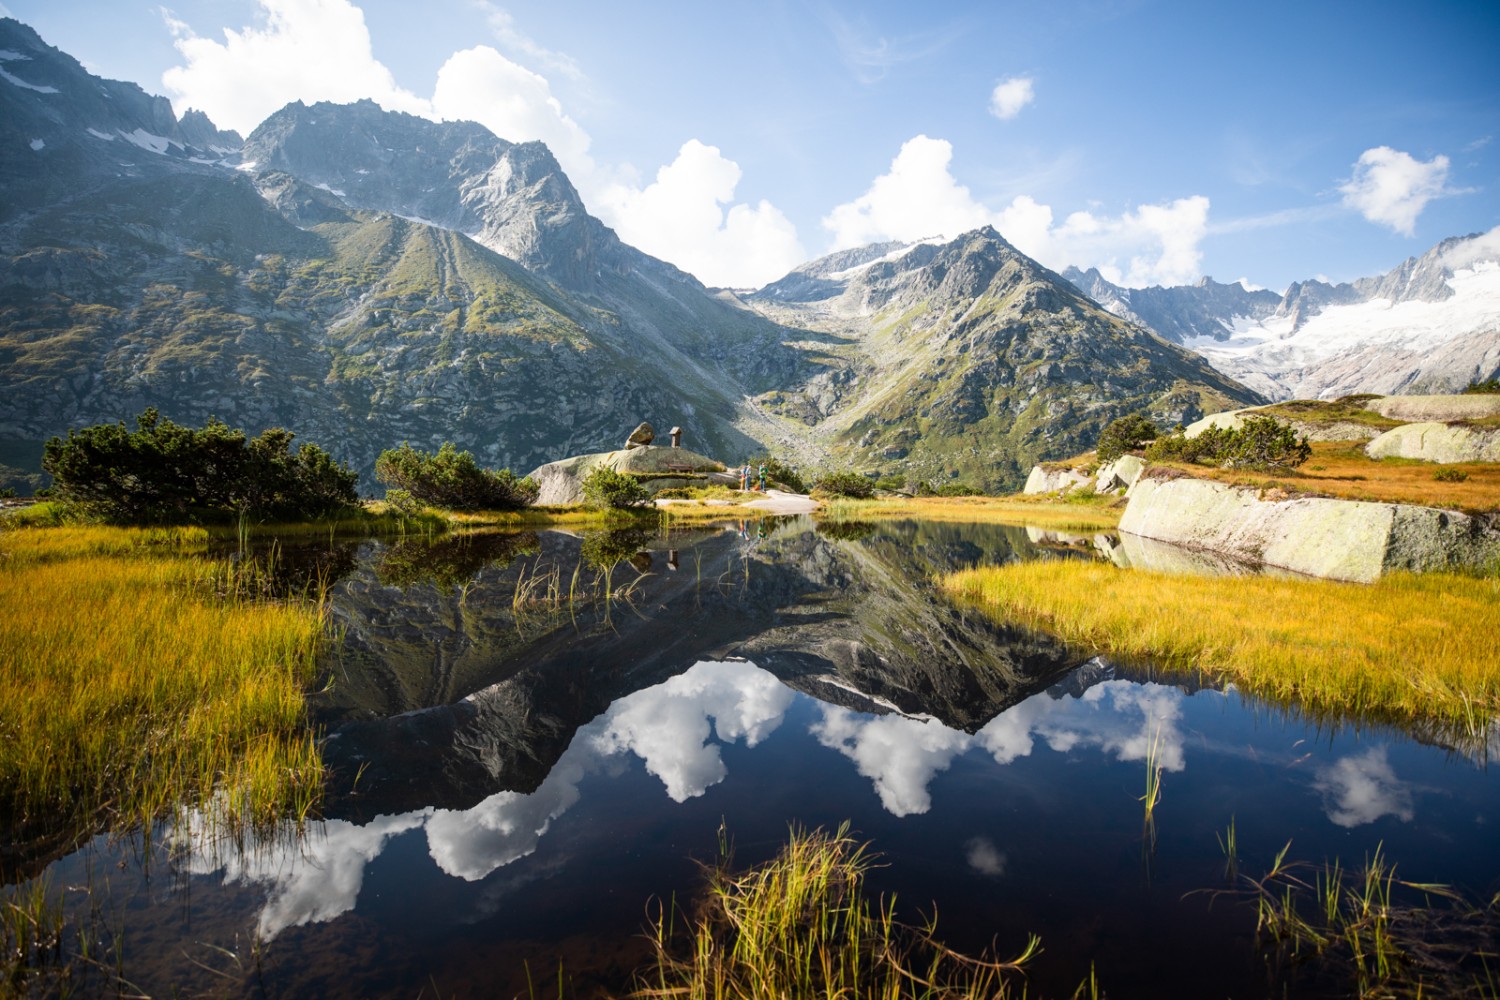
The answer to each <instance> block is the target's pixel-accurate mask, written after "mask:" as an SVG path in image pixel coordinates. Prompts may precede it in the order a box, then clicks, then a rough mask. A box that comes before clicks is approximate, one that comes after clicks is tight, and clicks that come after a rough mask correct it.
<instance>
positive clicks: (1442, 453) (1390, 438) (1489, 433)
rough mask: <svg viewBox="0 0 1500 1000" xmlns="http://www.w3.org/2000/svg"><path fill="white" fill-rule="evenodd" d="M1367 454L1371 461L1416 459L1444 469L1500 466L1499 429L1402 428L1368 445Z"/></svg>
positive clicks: (1436, 425) (1433, 424)
mask: <svg viewBox="0 0 1500 1000" xmlns="http://www.w3.org/2000/svg"><path fill="white" fill-rule="evenodd" d="M1458 398H1463V397H1458ZM1365 454H1366V455H1369V456H1370V457H1371V458H1415V459H1419V460H1421V461H1423V462H1437V463H1439V464H1442V465H1447V464H1450V463H1453V462H1500V427H1468V426H1465V425H1464V424H1443V423H1437V422H1430V423H1421V424H1402V425H1401V426H1400V427H1394V428H1392V429H1391V430H1388V431H1386V432H1385V433H1384V434H1382V435H1380V436H1379V437H1377V438H1376V439H1375V440H1373V441H1371V442H1370V443H1369V444H1367V445H1365Z"/></svg>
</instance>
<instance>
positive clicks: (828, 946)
mask: <svg viewBox="0 0 1500 1000" xmlns="http://www.w3.org/2000/svg"><path fill="white" fill-rule="evenodd" d="M874 863H875V859H874V858H873V857H872V855H871V854H870V852H869V849H868V845H867V844H860V843H857V842H855V840H854V839H853V838H852V837H850V836H849V833H848V827H847V824H846V825H845V826H844V827H841V828H840V829H839V830H838V831H837V832H836V833H833V834H828V833H826V832H824V831H813V832H811V833H805V832H798V831H797V830H793V831H792V834H791V837H790V839H789V842H788V843H787V845H786V846H785V847H784V848H783V849H782V851H781V853H780V854H779V855H778V856H777V857H776V858H774V859H772V860H771V861H769V862H767V863H765V864H763V865H759V866H757V867H754V868H751V869H750V870H748V871H745V872H741V873H739V874H732V873H730V872H729V871H728V849H727V845H726V844H725V842H724V840H723V834H722V830H721V860H720V863H719V865H718V866H717V867H715V868H713V869H711V870H710V871H709V873H708V885H707V887H706V889H705V892H704V898H703V899H702V900H701V902H700V905H699V906H698V907H697V908H696V911H695V912H694V913H693V915H692V916H691V917H684V915H683V914H682V913H681V912H680V911H679V909H678V907H677V906H676V904H675V902H674V903H672V904H670V905H667V904H662V905H661V906H660V908H659V910H658V912H657V915H656V917H655V918H654V919H653V921H652V923H651V926H650V928H649V930H648V933H649V935H650V938H651V940H652V942H653V943H654V944H655V946H656V962H655V964H654V966H652V967H648V969H647V970H646V971H644V972H642V973H638V974H637V988H636V990H635V991H634V992H633V993H632V996H634V997H636V998H638V1000H659V998H669V997H671V998H677V997H681V998H689V1000H709V998H714V1000H729V998H742V1000H750V998H762V997H848V998H854V997H867V998H871V1000H882V998H883V1000H897V998H917V997H922V998H928V1000H948V998H978V997H1005V996H1010V995H1012V989H1011V979H1012V978H1013V977H1014V974H1015V973H1018V972H1019V971H1020V969H1021V968H1022V967H1023V966H1024V965H1025V963H1026V962H1027V961H1028V960H1030V958H1031V957H1032V956H1034V955H1035V954H1036V953H1037V952H1038V951H1039V950H1040V947H1039V942H1038V941H1037V939H1036V938H1035V937H1033V938H1032V939H1031V940H1030V942H1028V944H1027V946H1026V948H1025V949H1024V950H1023V952H1022V953H1021V954H1020V955H1019V956H1018V957H1016V958H1014V959H1012V960H1010V961H994V960H990V959H982V958H981V959H975V958H969V957H966V956H963V955H960V954H958V953H957V952H954V951H953V950H951V949H949V948H947V947H945V946H944V945H942V944H941V943H940V942H938V941H937V940H936V938H935V936H934V935H935V933H936V926H935V921H934V922H933V923H931V924H928V925H927V926H925V927H921V928H917V927H910V926H907V925H904V924H902V923H900V922H899V921H897V919H896V916H895V900H894V899H886V898H885V897H882V898H880V899H879V900H878V901H871V900H870V899H869V898H868V897H867V893H866V888H865V881H866V876H867V874H868V872H869V870H870V869H871V867H872V866H873V865H874ZM679 920H681V926H679V925H678V921H679Z"/></svg>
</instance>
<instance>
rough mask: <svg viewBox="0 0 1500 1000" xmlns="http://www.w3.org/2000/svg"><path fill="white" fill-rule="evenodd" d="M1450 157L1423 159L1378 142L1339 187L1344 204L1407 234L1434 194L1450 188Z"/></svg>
mask: <svg viewBox="0 0 1500 1000" xmlns="http://www.w3.org/2000/svg"><path fill="white" fill-rule="evenodd" d="M1447 182H1448V158H1447V157H1446V156H1434V157H1433V158H1432V159H1430V160H1428V161H1427V162H1426V163H1423V162H1422V161H1421V160H1418V159H1416V158H1415V157H1413V156H1412V155H1411V154H1410V153H1403V152H1401V151H1400V150H1399V149H1392V148H1391V147H1389V146H1376V147H1375V148H1373V149H1367V150H1365V151H1364V152H1363V153H1361V154H1360V157H1359V160H1358V161H1357V162H1356V163H1355V164H1354V175H1353V176H1352V177H1350V178H1349V180H1348V181H1347V182H1345V183H1344V184H1342V185H1341V186H1340V187H1339V190H1340V191H1342V192H1343V193H1344V204H1345V205H1348V206H1349V207H1350V208H1353V209H1355V210H1356V211H1358V212H1359V213H1360V214H1361V215H1363V216H1364V217H1365V218H1366V219H1369V220H1370V221H1371V222H1374V223H1376V224H1378V225H1382V226H1389V227H1390V228H1391V229H1393V230H1395V231H1396V232H1398V233H1401V234H1402V235H1404V236H1411V235H1413V234H1414V233H1415V230H1416V225H1417V216H1419V215H1421V214H1422V209H1424V208H1426V207H1427V203H1428V202H1429V201H1431V200H1432V199H1434V198H1440V197H1442V196H1443V195H1445V194H1453V193H1455V192H1453V191H1450V190H1448V187H1447Z"/></svg>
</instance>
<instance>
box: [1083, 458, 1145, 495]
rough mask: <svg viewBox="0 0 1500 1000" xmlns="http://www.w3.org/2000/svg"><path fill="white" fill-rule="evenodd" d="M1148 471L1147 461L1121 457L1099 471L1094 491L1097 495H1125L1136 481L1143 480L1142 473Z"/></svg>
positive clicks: (1095, 479)
mask: <svg viewBox="0 0 1500 1000" xmlns="http://www.w3.org/2000/svg"><path fill="white" fill-rule="evenodd" d="M1145 471H1146V462H1145V460H1143V459H1141V458H1138V457H1137V456H1135V455H1121V456H1120V457H1119V458H1117V459H1115V460H1114V461H1113V462H1110V463H1109V464H1108V465H1105V466H1103V467H1101V468H1100V469H1099V473H1098V475H1097V476H1096V477H1095V478H1094V491H1095V492H1096V493H1117V492H1118V493H1123V492H1125V491H1126V490H1128V489H1130V487H1132V486H1134V485H1135V481H1136V480H1137V479H1139V478H1141V473H1143V472H1145Z"/></svg>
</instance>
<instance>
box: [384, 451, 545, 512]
mask: <svg viewBox="0 0 1500 1000" xmlns="http://www.w3.org/2000/svg"><path fill="white" fill-rule="evenodd" d="M375 478H376V479H378V480H380V481H381V482H382V483H385V484H386V485H387V486H389V487H390V489H389V490H388V491H387V492H386V500H387V502H389V503H390V504H391V505H392V506H393V507H395V508H396V509H397V510H404V509H406V508H409V507H414V506H415V505H418V504H426V505H429V506H432V507H442V508H444V509H446V510H519V509H520V508H522V507H525V506H528V505H529V504H532V503H535V502H536V498H537V494H538V493H539V492H540V487H539V486H538V484H537V483H536V481H535V480H533V479H532V478H531V477H530V476H527V477H525V478H522V479H518V478H516V475H515V473H513V472H511V471H510V470H509V469H500V470H499V471H494V470H490V469H482V468H480V467H479V463H478V462H476V461H475V460H474V456H473V455H472V454H470V453H469V452H467V451H459V450H457V449H456V448H454V447H453V444H452V442H447V441H445V442H444V443H443V445H442V447H441V448H439V449H438V450H437V453H436V454H433V455H429V454H427V453H426V452H424V451H418V450H417V449H416V448H413V447H412V446H411V445H409V444H405V443H403V444H402V445H401V447H399V448H395V449H389V450H387V451H383V452H381V453H380V457H379V458H377V459H376V460H375ZM392 494H395V495H394V496H393V495H392Z"/></svg>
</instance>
